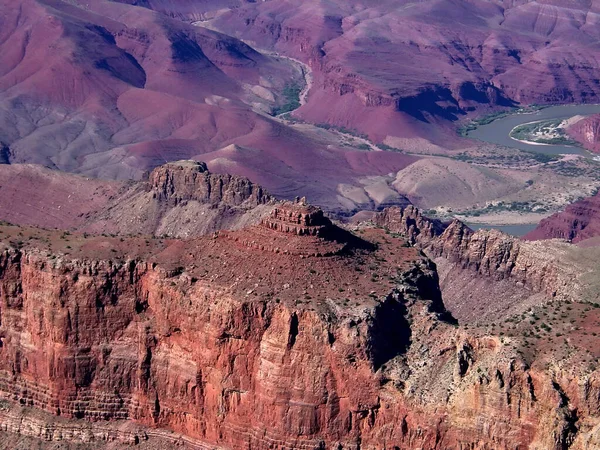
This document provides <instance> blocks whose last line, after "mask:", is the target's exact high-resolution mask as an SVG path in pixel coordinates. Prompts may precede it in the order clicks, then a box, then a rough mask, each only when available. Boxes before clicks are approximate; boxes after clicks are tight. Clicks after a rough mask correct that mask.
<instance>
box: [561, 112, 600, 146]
mask: <svg viewBox="0 0 600 450" xmlns="http://www.w3.org/2000/svg"><path fill="white" fill-rule="evenodd" d="M567 132H568V133H569V135H570V136H571V137H572V138H573V139H575V140H576V141H577V142H580V143H581V144H582V145H583V147H584V148H587V149H588V150H589V151H591V152H594V153H600V114H594V115H591V116H589V117H585V118H583V119H581V120H579V121H577V122H575V123H574V124H572V125H571V126H570V127H569V128H568V130H567Z"/></svg>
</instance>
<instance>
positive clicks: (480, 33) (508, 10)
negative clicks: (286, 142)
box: [163, 0, 600, 145]
mask: <svg viewBox="0 0 600 450" xmlns="http://www.w3.org/2000/svg"><path fill="white" fill-rule="evenodd" d="M183 3H185V2H178V1H173V2H171V4H172V5H174V6H173V9H172V11H178V12H179V13H181V12H182V11H183V10H182V9H181V7H180V6H175V5H181V4H183ZM163 8H166V6H164V4H163ZM599 13H600V2H598V1H597V0H594V1H590V0H581V1H579V0H575V1H557V0H546V1H527V0H524V1H500V0H496V1H489V0H471V1H455V0H426V1H420V2H413V1H408V0H385V1H380V2H367V1H364V0H351V1H340V0H334V1H330V2H320V1H316V0H309V1H305V2H295V1H289V0H273V1H269V2H256V3H254V2H252V3H245V4H244V5H243V6H241V7H239V8H232V9H231V10H230V11H228V12H219V13H218V14H217V18H216V19H214V20H213V21H212V23H213V24H214V25H215V26H216V27H217V28H219V29H221V30H223V31H225V32H227V33H230V34H232V35H234V36H239V37H242V38H244V39H247V40H249V41H254V42H257V43H258V45H259V46H262V47H268V48H274V49H277V50H278V51H279V52H282V53H285V54H289V55H293V56H295V57H297V58H300V59H302V60H304V61H306V62H307V63H308V64H310V65H311V66H312V67H313V69H314V70H315V72H316V75H315V88H314V89H313V91H312V93H311V95H310V98H309V101H308V104H307V105H306V106H304V107H303V108H301V109H300V111H298V114H297V115H298V116H299V117H302V118H305V119H307V120H310V121H313V122H329V123H332V124H336V125H342V126H345V127H351V128H356V129H357V130H359V131H361V132H364V133H368V134H369V135H370V136H371V137H372V138H374V139H377V140H383V139H385V138H388V139H389V138H390V137H393V136H403V137H412V136H414V135H421V136H426V137H427V138H428V139H430V140H432V141H435V142H441V143H444V144H445V145H449V144H452V142H449V141H448V138H447V137H445V134H447V133H444V130H443V127H444V126H447V125H448V123H447V121H455V120H457V119H460V118H461V117H464V116H465V115H466V114H469V113H471V112H473V111H476V112H477V113H478V114H483V113H485V112H486V111H487V110H489V108H490V107H491V106H507V105H512V104H516V103H521V104H532V103H537V104H544V103H569V102H597V101H598V98H599V95H600V80H599V79H598V76H597V71H596V68H597V67H598V62H599V56H600V49H599V47H598V45H597V42H598V38H599V37H600V31H599V30H600V28H599V27H598V21H599V18H600V15H599ZM188 19H189V20H195V15H194V14H193V13H192V12H191V11H189V13H188ZM323 104H327V105H328V107H327V108H322V107H321V105H323ZM428 124H435V125H436V127H428V126H427V125H428ZM440 127H442V129H440Z"/></svg>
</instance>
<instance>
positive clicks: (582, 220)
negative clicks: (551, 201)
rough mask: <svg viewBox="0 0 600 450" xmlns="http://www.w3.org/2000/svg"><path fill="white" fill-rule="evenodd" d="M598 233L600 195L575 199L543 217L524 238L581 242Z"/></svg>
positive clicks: (599, 233)
mask: <svg viewBox="0 0 600 450" xmlns="http://www.w3.org/2000/svg"><path fill="white" fill-rule="evenodd" d="M599 235H600V195H595V196H593V197H588V198H585V199H583V200H580V201H577V202H575V203H573V204H571V205H569V206H567V207H566V208H565V210H564V211H562V212H559V213H556V214H553V215H552V216H550V217H548V218H546V219H543V220H542V221H541V222H540V223H539V225H538V226H537V227H536V228H535V229H534V230H532V231H531V232H529V233H527V234H526V235H525V239H529V240H539V239H553V238H558V239H566V240H568V241H571V242H574V243H575V242H581V241H584V240H586V239H589V238H593V237H595V236H599Z"/></svg>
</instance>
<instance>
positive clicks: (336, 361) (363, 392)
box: [0, 205, 600, 450]
mask: <svg viewBox="0 0 600 450" xmlns="http://www.w3.org/2000/svg"><path fill="white" fill-rule="evenodd" d="M294 208H300V209H302V208H305V207H304V206H302V205H296V206H292V208H290V210H288V211H287V212H284V213H283V217H287V218H289V220H291V217H294V218H296V217H300V218H301V221H304V222H305V221H307V220H308V222H310V223H312V222H311V220H312V219H310V217H313V218H314V217H320V214H319V213H318V212H316V211H312V210H311V211H312V213H311V214H313V216H311V215H310V214H309V216H303V215H302V214H301V215H300V216H297V215H290V214H288V213H289V212H290V211H291V210H293V209H294ZM281 213H282V212H281V211H280V212H278V213H276V214H275V213H274V216H276V217H281ZM302 218H303V219H302ZM309 219H310V220H309ZM9 231H10V230H9ZM17 231H18V229H16V230H14V233H16V232H17ZM7 232H8V231H6V230H3V233H7ZM253 233H268V234H270V236H271V239H272V240H273V242H279V245H280V246H281V247H282V248H283V246H284V245H285V244H286V243H287V245H289V246H294V245H295V246H300V245H307V246H314V247H318V246H320V245H325V244H326V243H327V242H328V241H327V239H326V238H322V237H319V236H315V235H313V234H310V233H309V234H302V235H299V234H297V233H295V232H294V231H293V230H292V231H291V232H290V231H287V230H280V229H273V228H270V227H267V226H265V225H259V226H256V227H254V228H252V229H247V230H242V231H237V232H225V233H223V234H221V233H219V234H217V235H215V236H211V237H205V238H200V239H196V240H192V241H186V242H181V241H172V242H171V243H170V244H167V243H165V244H164V245H167V247H161V248H160V249H159V250H157V252H156V253H155V254H148V255H146V256H144V257H139V258H136V259H131V258H129V259H128V258H127V251H125V253H123V254H121V253H118V252H120V251H122V250H118V252H117V253H115V254H114V255H115V256H114V258H113V259H110V260H109V259H96V256H95V255H98V251H97V250H94V249H95V248H105V247H106V246H109V247H110V246H114V247H113V248H120V249H123V248H127V247H131V248H134V247H136V246H138V245H139V244H138V243H137V242H135V241H132V242H131V244H129V245H127V246H121V247H118V246H117V244H118V243H120V241H119V240H118V239H111V238H103V237H94V238H87V239H91V241H89V242H86V243H85V245H82V246H81V248H82V250H81V251H82V252H83V253H81V254H80V256H79V257H78V258H73V257H67V256H66V255H65V254H64V251H63V252H59V253H55V254H50V253H48V252H47V251H44V250H39V249H38V247H37V244H35V241H34V242H33V243H25V244H23V246H22V247H21V248H15V247H11V246H6V247H5V248H4V250H3V251H2V253H1V254H0V311H1V322H0V323H1V325H0V339H1V342H2V345H1V346H0V393H1V395H2V397H3V398H4V399H5V400H7V401H9V402H10V403H17V404H20V405H22V406H23V407H25V408H35V409H42V410H45V411H48V412H51V413H52V414H55V415H57V416H60V417H62V418H65V419H68V420H86V421H92V422H97V421H100V422H101V423H102V425H101V427H100V428H99V431H98V432H97V433H91V434H90V435H89V436H91V438H93V439H96V440H102V439H104V438H103V436H105V435H107V436H115V434H114V433H113V434H110V433H109V432H108V431H107V432H103V431H101V429H102V427H106V425H105V424H106V421H108V422H112V421H122V420H125V421H134V422H136V423H138V424H140V425H144V426H148V427H151V428H158V429H161V428H165V429H170V430H172V431H174V432H177V433H180V434H183V435H186V436H189V437H190V438H192V439H195V440H198V441H201V442H206V443H207V445H208V444H212V445H218V446H222V447H225V448H235V449H244V448H247V449H249V448H252V449H267V448H272V447H273V446H277V447H278V448H282V449H300V448H304V449H319V448H337V449H355V450H356V449H359V448H362V449H364V448H367V449H375V448H394V447H398V448H408V449H416V448H422V449H438V450H441V449H450V448H457V449H459V448H460V449H466V448H479V449H513V448H544V449H553V450H554V449H556V450H559V449H562V448H567V447H568V446H569V445H571V443H572V442H577V439H579V436H580V435H581V436H583V434H582V430H584V431H585V432H586V433H588V434H586V435H585V436H586V438H590V439H591V438H593V433H594V431H593V430H594V428H593V427H594V426H596V425H597V423H598V422H597V417H596V416H597V414H598V411H599V410H600V405H599V404H598V397H597V396H596V395H595V394H594V392H595V391H594V389H595V387H594V386H596V385H600V384H599V383H598V382H597V381H596V377H595V375H594V376H593V377H590V378H589V381H588V382H587V384H585V386H583V385H581V386H580V387H578V386H579V385H576V384H569V382H570V381H569V380H571V381H573V379H572V378H569V377H568V375H565V377H566V378H565V380H562V379H561V380H553V379H551V378H550V377H549V375H547V374H545V373H541V372H536V371H532V370H530V369H528V366H527V365H526V364H525V363H524V362H523V361H521V360H520V358H519V356H518V355H517V354H515V353H514V351H513V350H511V348H510V347H509V346H507V345H504V344H503V343H502V342H501V341H500V340H499V339H497V338H494V337H485V336H484V337H479V338H476V337H473V336H469V335H468V334H467V333H466V332H465V331H464V330H462V329H461V328H457V327H455V326H454V325H453V324H452V323H449V322H447V321H446V320H445V319H444V317H445V316H446V314H445V310H444V305H443V303H442V300H441V296H440V292H439V289H438V285H437V274H436V272H435V267H434V266H433V265H432V264H431V262H430V261H428V260H427V258H425V257H424V256H423V255H422V254H420V252H419V251H418V250H417V249H415V248H413V247H410V246H407V245H406V243H405V241H404V240H403V239H398V238H393V239H390V237H389V235H386V234H385V233H384V232H383V231H381V230H376V229H365V230H363V232H362V233H363V234H362V236H361V239H362V240H364V241H369V242H377V246H373V247H371V248H359V247H354V250H353V252H352V253H351V254H350V253H346V254H339V253H338V254H331V255H329V256H326V255H325V252H321V256H317V255H306V254H303V253H295V252H291V251H290V252H281V251H280V252H264V251H263V250H261V249H260V248H258V247H256V246H248V245H245V244H244V243H245V242H246V241H248V240H249V239H251V237H252V236H258V235H259V234H253ZM245 236H246V237H245ZM236 237H238V238H239V239H236ZM242 244H244V245H242ZM57 245H58V244H57ZM85 249H88V250H85ZM86 252H87V253H86ZM365 272H366V273H365ZM573 383H575V381H573ZM9 417H10V414H9V415H3V414H0V424H2V425H1V426H2V427H3V428H4V429H6V430H8V429H14V426H13V425H10V424H11V423H14V419H10V420H9ZM32 427H33V426H32ZM33 428H35V427H33ZM67 428H68V427H67ZM67 428H65V429H67ZM17 431H18V429H17ZM74 433H75V434H77V432H74ZM589 433H591V434H589ZM131 436H135V434H134V435H131ZM590 436H591V437H590ZM45 438H46V439H53V435H52V434H47V435H45ZM200 448H201V447H200ZM572 448H581V449H583V448H584V447H583V446H581V445H580V446H579V447H577V446H576V445H573V446H572Z"/></svg>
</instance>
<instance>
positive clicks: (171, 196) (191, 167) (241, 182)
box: [149, 161, 272, 207]
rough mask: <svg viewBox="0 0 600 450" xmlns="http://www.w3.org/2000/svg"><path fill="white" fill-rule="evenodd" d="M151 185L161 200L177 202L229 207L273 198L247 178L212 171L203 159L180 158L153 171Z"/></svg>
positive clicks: (262, 201)
mask: <svg viewBox="0 0 600 450" xmlns="http://www.w3.org/2000/svg"><path fill="white" fill-rule="evenodd" d="M149 181H150V187H151V189H152V192H153V194H154V195H155V196H156V198H157V199H158V200H162V201H166V202H168V203H169V204H172V205H177V204H178V203H180V202H182V201H186V200H196V201H198V202H200V203H208V204H223V205H227V206H242V205H244V206H248V207H253V206H258V205H263V204H265V203H268V202H269V201H271V200H272V198H271V196H270V195H269V194H267V193H266V192H265V191H264V189H263V188H262V187H260V186H257V185H255V184H253V183H252V182H251V181H250V180H248V179H247V178H241V177H236V176H233V175H227V174H225V175H221V174H211V173H210V172H209V171H208V167H206V164H205V163H203V162H197V161H178V162H175V163H170V164H165V165H163V166H160V167H158V168H156V169H154V170H153V171H152V172H151V173H150V180H149Z"/></svg>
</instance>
